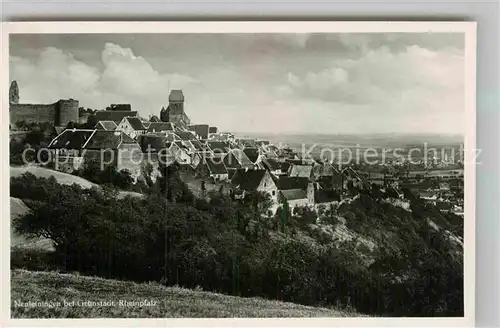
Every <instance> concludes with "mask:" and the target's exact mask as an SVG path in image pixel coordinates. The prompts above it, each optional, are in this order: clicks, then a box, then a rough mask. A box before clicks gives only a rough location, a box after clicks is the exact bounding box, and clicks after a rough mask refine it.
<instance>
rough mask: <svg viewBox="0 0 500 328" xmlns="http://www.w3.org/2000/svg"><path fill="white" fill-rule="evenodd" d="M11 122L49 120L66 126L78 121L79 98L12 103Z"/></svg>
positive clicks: (40, 121)
mask: <svg viewBox="0 0 500 328" xmlns="http://www.w3.org/2000/svg"><path fill="white" fill-rule="evenodd" d="M9 114H10V123H11V124H12V125H13V124H15V123H16V122H18V121H26V122H28V123H42V122H48V123H50V124H52V125H55V126H66V125H67V124H68V123H69V122H78V120H79V116H78V100H73V99H69V100H59V101H58V102H56V103H54V104H10V110H9Z"/></svg>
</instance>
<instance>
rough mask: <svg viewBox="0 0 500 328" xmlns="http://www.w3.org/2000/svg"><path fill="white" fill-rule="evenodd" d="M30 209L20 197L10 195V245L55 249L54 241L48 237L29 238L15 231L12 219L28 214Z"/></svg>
mask: <svg viewBox="0 0 500 328" xmlns="http://www.w3.org/2000/svg"><path fill="white" fill-rule="evenodd" d="M29 211H30V209H29V207H28V206H26V204H24V202H23V201H22V200H20V199H18V198H15V197H10V220H11V225H10V245H11V247H22V248H31V249H34V248H36V249H43V250H48V251H50V250H53V246H52V241H50V240H49V239H46V238H34V239H28V238H26V236H22V235H19V234H17V233H15V232H14V229H13V227H12V221H13V220H14V219H15V218H17V217H20V216H23V215H25V214H27V213H28V212H29Z"/></svg>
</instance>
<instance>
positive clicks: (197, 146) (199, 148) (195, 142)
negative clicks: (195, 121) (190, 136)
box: [191, 140, 205, 151]
mask: <svg viewBox="0 0 500 328" xmlns="http://www.w3.org/2000/svg"><path fill="white" fill-rule="evenodd" d="M191 144H192V145H193V146H194V148H195V149H196V150H197V151H202V150H205V147H203V144H202V143H201V142H200V141H199V140H191Z"/></svg>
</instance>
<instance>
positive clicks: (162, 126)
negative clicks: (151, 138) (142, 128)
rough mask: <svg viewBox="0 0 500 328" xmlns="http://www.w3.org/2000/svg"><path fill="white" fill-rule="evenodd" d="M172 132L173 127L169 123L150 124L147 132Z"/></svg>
mask: <svg viewBox="0 0 500 328" xmlns="http://www.w3.org/2000/svg"><path fill="white" fill-rule="evenodd" d="M163 131H174V125H173V124H172V123H170V122H151V124H150V125H149V127H148V130H147V132H163Z"/></svg>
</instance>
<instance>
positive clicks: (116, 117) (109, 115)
mask: <svg viewBox="0 0 500 328" xmlns="http://www.w3.org/2000/svg"><path fill="white" fill-rule="evenodd" d="M136 116H137V112H136V111H115V110H105V111H97V112H96V113H95V118H96V120H97V121H113V122H115V123H116V124H118V123H120V121H121V120H123V118H124V117H136Z"/></svg>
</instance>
